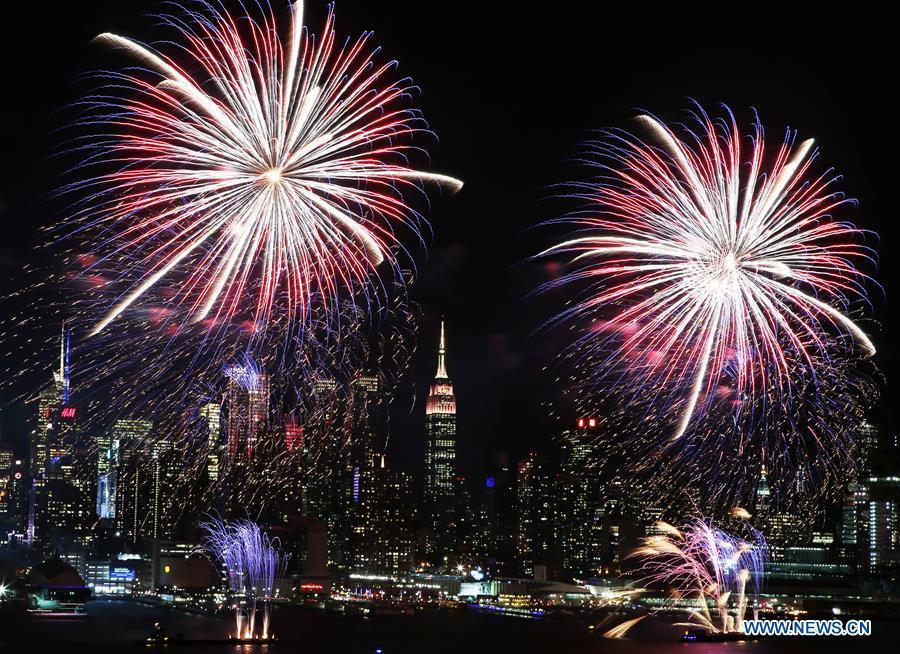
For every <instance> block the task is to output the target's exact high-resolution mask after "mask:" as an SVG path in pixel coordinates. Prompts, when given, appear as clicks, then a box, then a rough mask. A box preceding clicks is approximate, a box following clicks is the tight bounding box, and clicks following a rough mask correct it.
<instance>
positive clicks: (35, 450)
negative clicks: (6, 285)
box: [27, 325, 96, 555]
mask: <svg viewBox="0 0 900 654" xmlns="http://www.w3.org/2000/svg"><path fill="white" fill-rule="evenodd" d="M69 400H70V397H69V331H68V328H67V327H66V326H65V325H63V328H62V331H61V334H60V342H59V368H58V370H56V371H54V373H53V383H52V384H50V385H49V386H47V387H46V388H44V390H42V391H41V393H40V394H39V396H38V401H37V420H36V424H35V430H34V431H33V433H32V439H31V447H30V461H29V464H30V465H29V467H30V472H31V491H30V495H29V506H28V531H27V534H28V541H29V542H30V543H31V544H32V545H33V546H34V547H35V548H36V549H37V550H38V551H40V552H41V553H42V554H44V555H47V554H49V553H50V552H52V551H54V550H60V551H63V550H65V549H67V548H68V547H70V546H71V545H72V544H73V543H76V542H77V543H79V544H81V545H85V544H86V542H87V539H88V532H89V530H90V525H91V524H92V522H93V518H94V514H95V513H94V497H95V488H96V485H95V482H96V480H95V478H94V473H95V470H94V469H93V466H92V465H91V462H90V460H89V458H88V457H89V453H90V451H91V450H92V446H93V444H92V443H90V444H89V443H88V442H86V439H83V438H82V437H81V435H80V434H79V432H78V429H77V419H78V410H77V409H76V408H75V407H74V406H72V405H71V404H70V402H69Z"/></svg>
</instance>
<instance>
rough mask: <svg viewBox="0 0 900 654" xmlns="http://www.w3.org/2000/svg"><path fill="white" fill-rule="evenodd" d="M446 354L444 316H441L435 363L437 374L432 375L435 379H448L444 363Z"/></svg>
mask: <svg viewBox="0 0 900 654" xmlns="http://www.w3.org/2000/svg"><path fill="white" fill-rule="evenodd" d="M446 355H447V348H446V345H445V340H444V318H443V317H441V343H440V345H439V346H438V365H437V374H436V375H435V376H434V377H435V379H448V377H447V363H446V360H445V359H446Z"/></svg>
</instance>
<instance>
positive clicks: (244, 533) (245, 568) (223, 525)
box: [200, 518, 289, 640]
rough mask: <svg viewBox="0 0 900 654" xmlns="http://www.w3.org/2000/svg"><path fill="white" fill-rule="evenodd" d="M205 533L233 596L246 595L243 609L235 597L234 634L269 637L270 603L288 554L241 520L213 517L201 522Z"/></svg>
mask: <svg viewBox="0 0 900 654" xmlns="http://www.w3.org/2000/svg"><path fill="white" fill-rule="evenodd" d="M200 528H201V530H202V531H203V532H204V534H205V540H206V549H207V551H208V552H210V553H211V554H212V555H213V557H214V558H215V559H216V560H218V561H219V562H220V564H221V565H222V567H223V568H224V570H225V574H226V581H227V583H228V588H229V590H230V591H231V593H232V595H237V596H243V597H246V598H247V610H246V612H245V611H244V609H243V607H242V606H241V604H240V600H239V598H234V600H233V601H234V602H235V605H234V608H235V637H236V638H255V637H257V633H258V634H259V637H260V638H262V639H263V640H265V639H268V638H269V636H270V634H269V619H270V615H271V603H272V600H273V599H274V598H275V597H276V596H277V594H278V590H279V587H280V585H281V581H282V579H283V578H284V573H285V567H286V566H287V561H288V558H289V556H282V555H281V554H279V552H278V550H277V543H273V542H272V541H270V540H269V537H268V536H267V535H266V534H265V533H263V532H262V531H261V530H260V528H259V526H258V525H257V524H255V523H253V522H250V521H246V520H241V521H236V522H231V523H227V522H223V521H222V520H219V519H216V518H210V519H209V520H207V521H205V522H202V523H200ZM260 605H261V607H262V627H261V629H260V630H259V632H257V630H256V616H257V612H258V609H259V608H260Z"/></svg>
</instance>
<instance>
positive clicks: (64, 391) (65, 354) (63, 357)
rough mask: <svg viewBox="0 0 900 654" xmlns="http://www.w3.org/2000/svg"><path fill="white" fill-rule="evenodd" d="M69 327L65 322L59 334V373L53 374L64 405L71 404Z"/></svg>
mask: <svg viewBox="0 0 900 654" xmlns="http://www.w3.org/2000/svg"><path fill="white" fill-rule="evenodd" d="M69 340H70V335H69V325H68V323H67V321H63V323H62V328H61V329H60V333H59V371H57V372H55V373H53V378H54V381H56V386H57V388H58V389H59V394H60V397H61V399H62V403H63V404H64V405H65V404H68V403H69Z"/></svg>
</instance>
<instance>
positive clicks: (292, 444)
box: [284, 416, 303, 450]
mask: <svg viewBox="0 0 900 654" xmlns="http://www.w3.org/2000/svg"><path fill="white" fill-rule="evenodd" d="M284 444H285V446H286V447H287V448H288V449H289V450H296V449H299V448H301V447H303V427H301V426H300V425H298V424H297V423H296V422H294V419H293V418H291V417H290V416H286V420H285V423H284Z"/></svg>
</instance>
